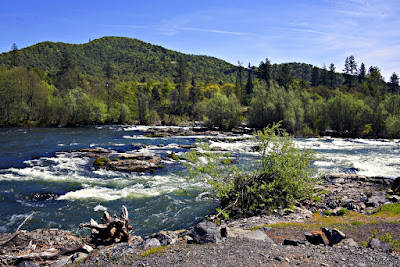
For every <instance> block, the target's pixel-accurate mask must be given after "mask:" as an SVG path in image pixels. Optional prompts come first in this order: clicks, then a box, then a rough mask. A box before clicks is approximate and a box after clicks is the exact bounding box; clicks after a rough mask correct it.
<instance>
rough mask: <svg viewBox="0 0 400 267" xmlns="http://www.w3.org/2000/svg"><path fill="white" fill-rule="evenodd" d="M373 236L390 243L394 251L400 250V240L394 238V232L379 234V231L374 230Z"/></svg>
mask: <svg viewBox="0 0 400 267" xmlns="http://www.w3.org/2000/svg"><path fill="white" fill-rule="evenodd" d="M372 238H378V239H379V240H380V241H382V242H385V243H389V244H390V245H391V246H392V249H393V251H399V250H400V240H399V239H394V238H393V234H392V233H384V234H382V235H378V231H375V230H373V231H372Z"/></svg>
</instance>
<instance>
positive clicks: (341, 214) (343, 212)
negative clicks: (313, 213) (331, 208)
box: [337, 208, 347, 216]
mask: <svg viewBox="0 0 400 267" xmlns="http://www.w3.org/2000/svg"><path fill="white" fill-rule="evenodd" d="M346 213H347V210H346V209H345V208H341V209H340V210H338V212H337V216H343V215H345V214H346Z"/></svg>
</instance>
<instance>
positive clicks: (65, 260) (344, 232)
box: [0, 152, 400, 266]
mask: <svg viewBox="0 0 400 267" xmlns="http://www.w3.org/2000/svg"><path fill="white" fill-rule="evenodd" d="M87 153H90V152H87ZM398 187H399V179H397V180H396V181H394V180H393V179H386V178H382V177H365V176H358V175H349V174H331V175H328V176H326V177H324V179H323V180H322V181H321V183H320V184H319V185H318V186H317V187H316V188H315V192H316V194H315V197H314V199H312V200H310V201H306V202H303V203H298V204H297V205H296V206H295V207H293V209H283V210H275V211H274V213H273V214H270V215H263V216H259V217H252V218H244V219H239V220H234V221H226V222H221V223H220V224H219V225H217V224H214V223H212V222H209V221H204V222H202V223H200V224H198V225H196V226H194V227H192V228H191V229H187V230H178V231H161V232H158V233H155V234H152V235H150V236H147V237H139V236H134V235H131V236H130V237H129V240H128V242H123V243H115V244H111V245H103V244H95V243H93V239H90V238H81V237H76V236H73V235H71V234H69V233H67V232H65V231H62V230H57V229H47V230H44V229H42V230H36V231H32V232H26V231H19V232H16V233H12V234H3V235H1V237H0V260H1V264H3V265H7V264H10V265H17V264H25V265H21V266H36V265H41V266H62V265H65V264H75V265H82V266H93V265H96V266H127V265H133V266H175V265H178V266H193V265H198V266H299V265H301V266H400V258H399V255H398V254H397V252H393V248H392V247H390V246H389V245H388V244H387V243H381V242H380V241H379V240H378V239H372V237H374V231H377V232H379V233H378V234H375V235H377V236H376V237H378V236H379V235H382V234H385V233H387V234H389V233H390V235H391V237H392V239H393V240H400V226H399V218H400V215H397V216H393V217H385V216H383V215H382V216H380V215H379V213H375V214H374V212H376V211H377V210H379V208H380V207H382V205H384V204H386V203H391V202H396V201H398V192H399V188H398ZM340 211H341V212H340ZM342 213H343V214H342ZM357 214H358V215H357ZM377 214H378V215H379V216H376V215H377ZM318 218H319V219H318ZM339 219H340V221H339ZM318 220H320V221H318ZM335 220H336V221H335ZM364 220H365V222H364ZM330 221H334V223H331V222H330ZM327 222H330V224H329V226H328V227H326V225H325V226H324V224H323V223H325V224H326V223H327ZM337 222H340V223H337ZM353 222H357V223H353ZM91 223H93V224H94V222H91ZM321 223H322V224H321ZM283 225H284V226H283ZM321 226H324V227H321ZM321 228H322V229H321ZM110 231H111V232H112V229H110ZM133 232H134V231H133ZM91 240H92V241H91ZM371 240H373V241H371ZM91 242H92V243H91ZM366 246H368V248H366ZM35 264H36V265H35Z"/></svg>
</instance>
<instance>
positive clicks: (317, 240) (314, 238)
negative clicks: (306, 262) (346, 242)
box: [305, 230, 329, 245]
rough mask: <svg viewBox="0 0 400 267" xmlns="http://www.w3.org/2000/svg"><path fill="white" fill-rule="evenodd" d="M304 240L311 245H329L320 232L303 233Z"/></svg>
mask: <svg viewBox="0 0 400 267" xmlns="http://www.w3.org/2000/svg"><path fill="white" fill-rule="evenodd" d="M305 236H306V239H307V241H308V242H310V243H311V244H313V245H321V244H322V245H329V240H328V238H327V237H326V235H325V234H324V232H322V230H312V231H310V232H307V233H305Z"/></svg>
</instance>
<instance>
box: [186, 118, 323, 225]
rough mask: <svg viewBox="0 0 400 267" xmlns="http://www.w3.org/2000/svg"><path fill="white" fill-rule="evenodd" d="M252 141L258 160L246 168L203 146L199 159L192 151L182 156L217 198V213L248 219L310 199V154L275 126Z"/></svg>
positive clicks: (311, 183)
mask: <svg viewBox="0 0 400 267" xmlns="http://www.w3.org/2000/svg"><path fill="white" fill-rule="evenodd" d="M254 142H255V143H256V145H255V147H257V150H258V152H259V157H258V159H256V160H254V163H253V166H251V167H249V168H241V167H239V166H238V165H236V164H230V161H224V160H221V157H223V156H224V157H225V158H229V156H230V155H229V153H226V154H225V155H222V154H221V153H215V152H211V151H210V147H209V146H208V145H206V144H202V145H201V147H202V148H203V149H204V150H206V151H208V152H206V153H203V154H202V156H203V157H202V158H200V157H199V155H198V154H197V153H196V152H194V151H190V152H188V153H186V154H185V159H187V160H188V161H189V163H187V164H186V166H187V168H188V170H189V173H190V177H192V178H194V177H198V178H200V179H203V180H204V181H206V182H207V183H208V184H209V185H210V186H211V189H212V191H213V193H214V194H215V196H216V197H217V198H218V199H219V200H220V204H221V209H219V215H220V214H222V215H224V216H225V217H245V216H252V215H255V214H259V213H261V212H268V211H269V210H272V209H275V208H277V207H282V208H286V207H290V206H291V205H293V204H294V203H295V202H296V201H302V200H304V199H310V198H312V197H313V189H314V186H315V183H316V182H317V178H316V176H314V175H313V174H314V169H313V168H311V167H310V161H311V160H312V159H314V157H313V152H312V151H311V150H300V149H299V148H298V147H296V146H295V145H294V143H293V139H292V137H291V136H289V135H288V134H287V133H286V132H285V131H284V130H282V129H281V128H280V123H278V124H274V125H273V126H271V127H267V128H265V129H264V130H263V131H257V133H256V134H255V136H254Z"/></svg>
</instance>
